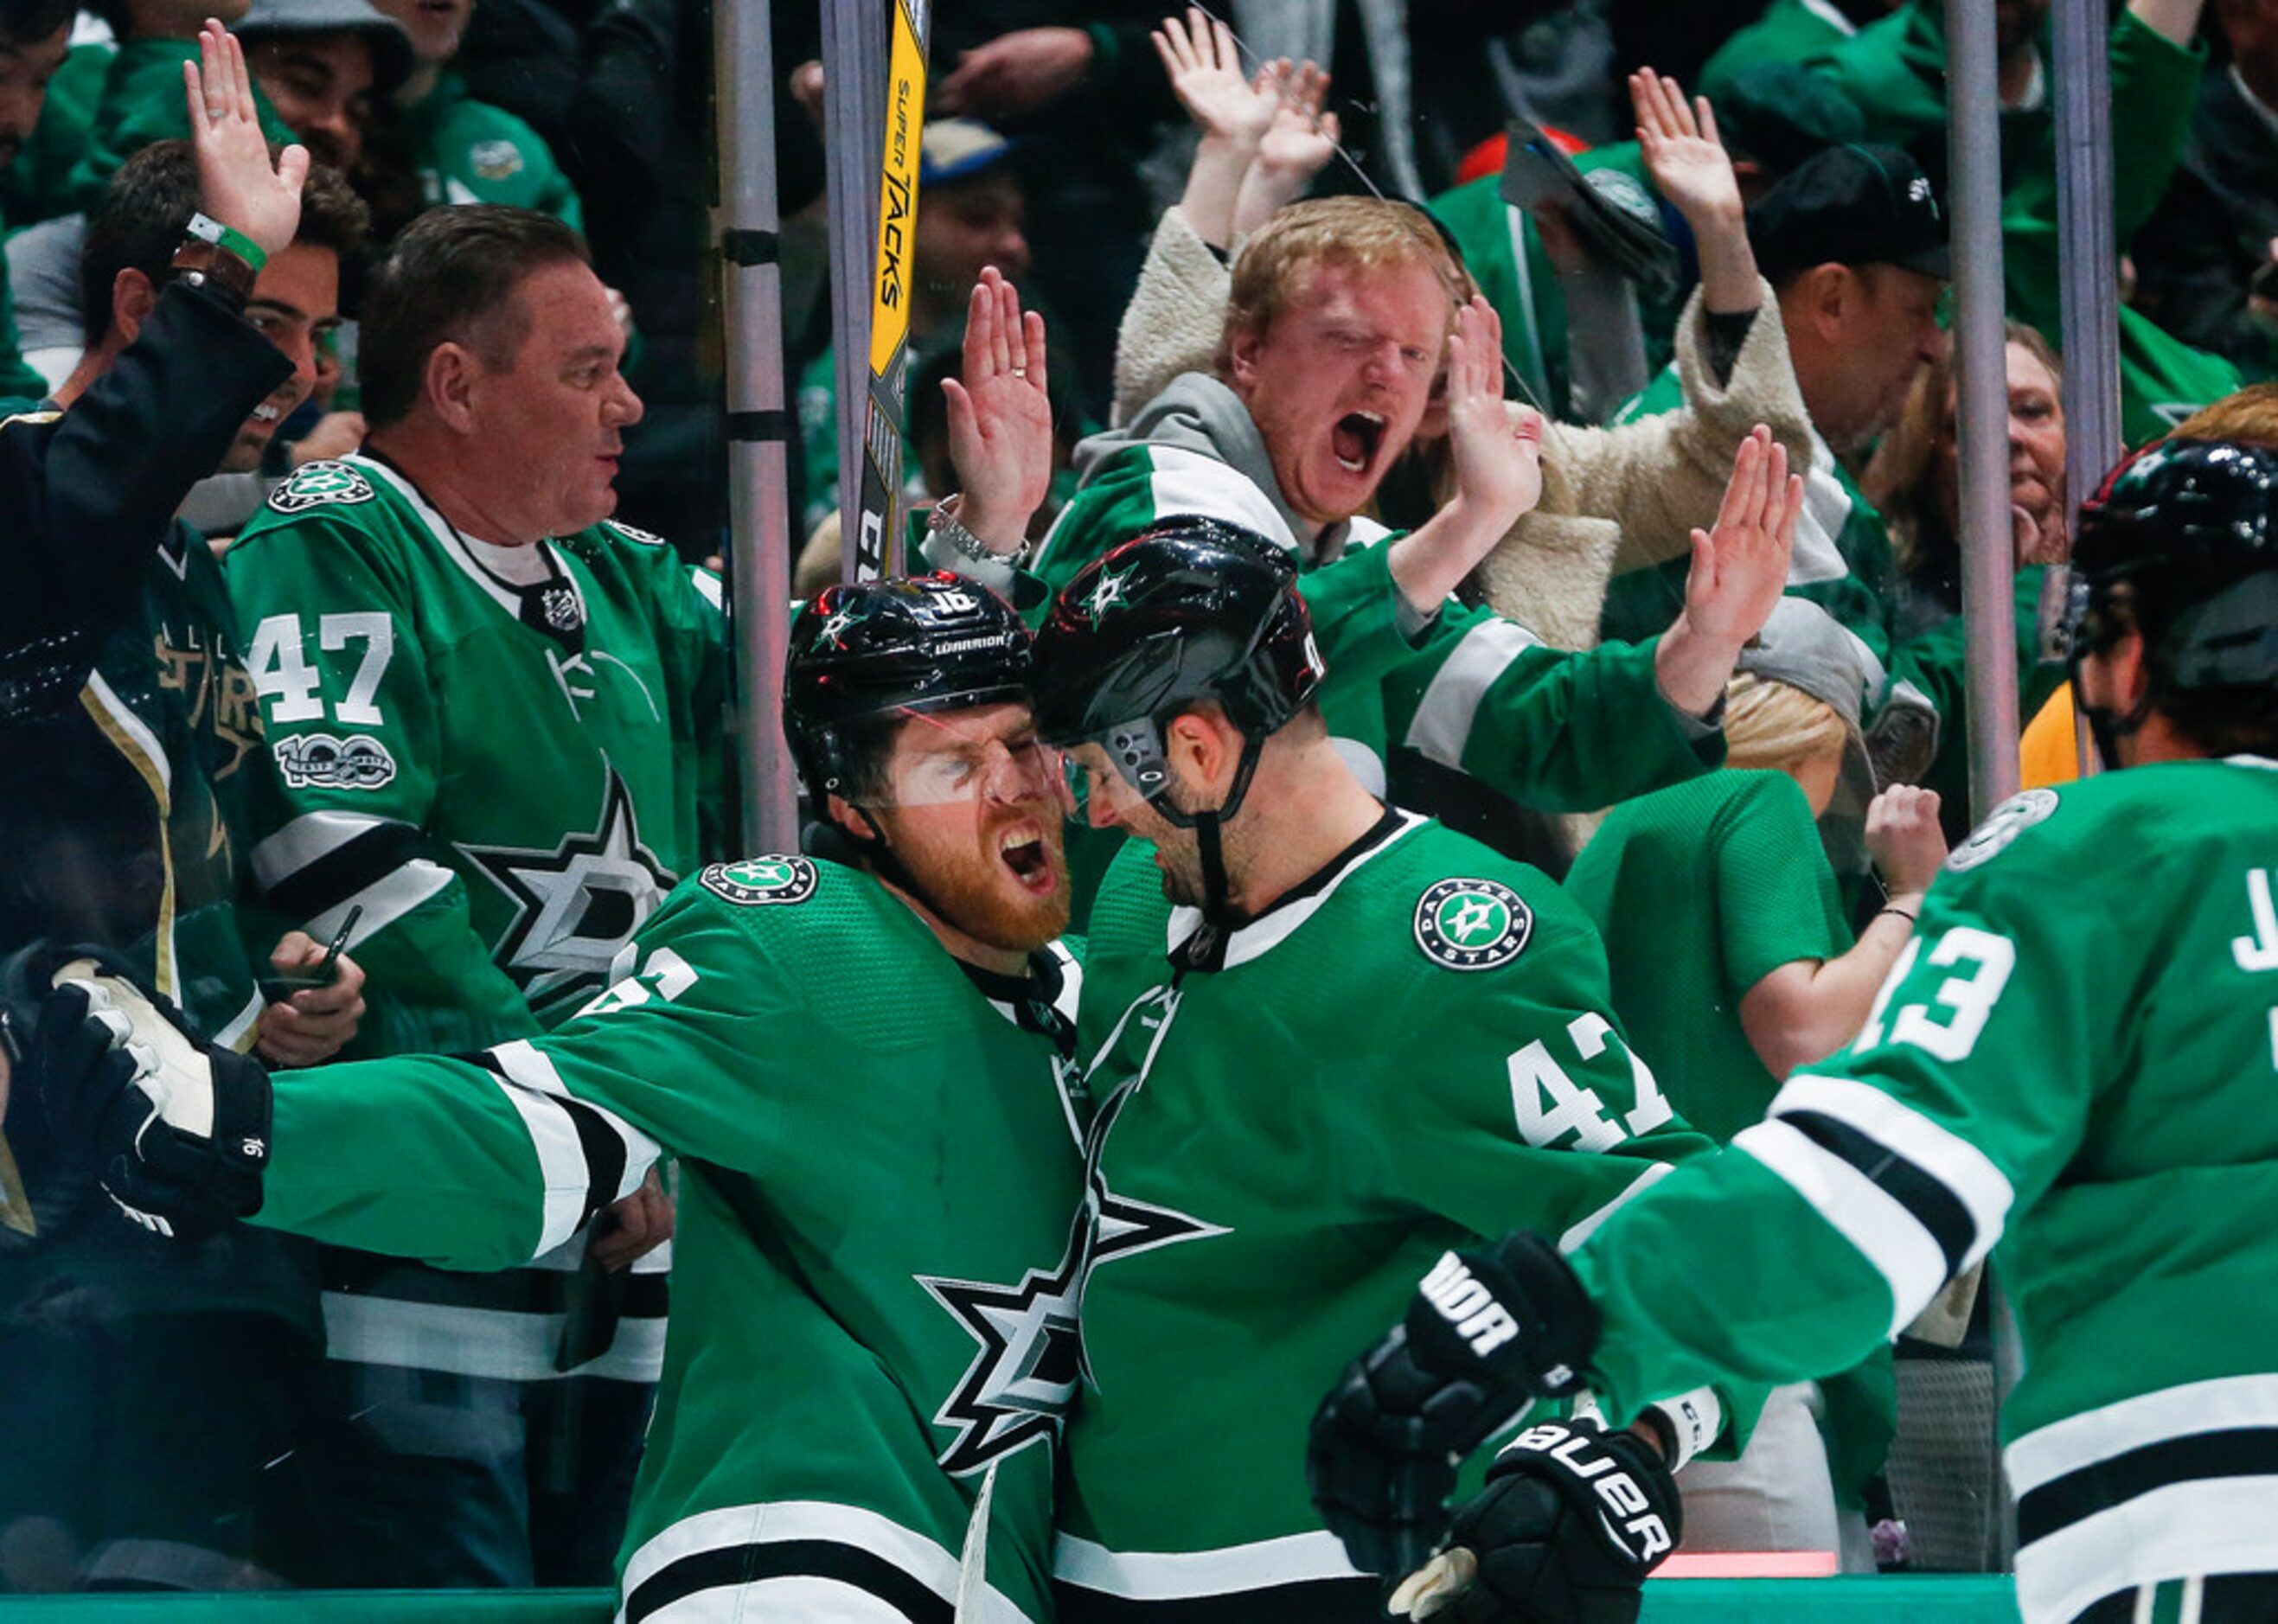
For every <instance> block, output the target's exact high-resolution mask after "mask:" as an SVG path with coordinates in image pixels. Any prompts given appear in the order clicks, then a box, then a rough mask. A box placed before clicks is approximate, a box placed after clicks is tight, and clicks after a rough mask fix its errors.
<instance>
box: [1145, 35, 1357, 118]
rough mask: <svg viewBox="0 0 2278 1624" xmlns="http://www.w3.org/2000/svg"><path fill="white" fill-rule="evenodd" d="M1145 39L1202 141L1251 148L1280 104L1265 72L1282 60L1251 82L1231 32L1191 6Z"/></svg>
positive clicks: (1284, 62) (1268, 70) (1283, 64)
mask: <svg viewBox="0 0 2278 1624" xmlns="http://www.w3.org/2000/svg"><path fill="white" fill-rule="evenodd" d="M1148 37H1149V38H1150V39H1152V40H1153V41H1154V42H1155V54H1156V55H1157V56H1158V57H1161V58H1162V59H1163V71H1164V72H1166V73H1168V74H1169V75H1170V76H1171V94H1172V95H1175V96H1177V97H1178V98H1179V105H1180V106H1181V107H1183V108H1185V109H1186V110H1187V116H1188V117H1189V118H1192V119H1193V120H1194V121H1195V126H1196V128H1198V129H1199V130H1201V131H1202V133H1203V137H1204V140H1206V141H1207V140H1212V139H1216V140H1219V141H1229V142H1231V143H1233V144H1234V145H1235V146H1238V147H1240V148H1242V149H1243V150H1244V151H1248V152H1254V151H1256V150H1257V145H1258V143H1259V141H1263V140H1264V139H1265V133H1266V131H1267V130H1269V129H1271V128H1272V127H1273V122H1274V118H1275V117H1276V115H1277V114H1278V113H1279V112H1280V105H1281V103H1280V96H1279V95H1277V94H1276V92H1275V90H1274V88H1273V86H1272V85H1270V84H1268V83H1267V82H1266V76H1267V74H1269V73H1271V72H1273V70H1274V69H1275V68H1277V67H1278V68H1279V69H1280V71H1281V72H1285V73H1286V72H1288V67H1289V64H1288V60H1287V59H1286V58H1285V59H1284V60H1282V61H1281V62H1280V63H1277V64H1269V65H1267V66H1266V67H1265V68H1263V69H1260V70H1259V72H1258V78H1257V82H1256V83H1254V84H1253V83H1252V82H1251V80H1250V76H1249V75H1248V74H1247V73H1244V72H1242V54H1241V50H1240V48H1238V47H1237V46H1236V45H1235V42H1234V30H1233V29H1231V28H1229V27H1227V26H1226V25H1225V24H1224V23H1222V22H1213V21H1212V20H1211V19H1209V18H1207V17H1205V16H1204V15H1203V13H1202V12H1201V11H1196V10H1195V9H1193V8H1191V7H1189V10H1188V11H1187V17H1186V20H1185V21H1184V22H1183V23H1182V22H1181V21H1180V20H1179V19H1177V18H1176V17H1166V18H1165V19H1163V20H1162V22H1161V23H1160V24H1159V25H1158V27H1156V29H1155V31H1154V33H1153V34H1150V35H1149V36H1148ZM1307 66H1309V67H1310V66H1311V64H1310V63H1309V64H1307ZM1315 71H1316V72H1318V71H1319V70H1318V69H1317V70H1315Z"/></svg>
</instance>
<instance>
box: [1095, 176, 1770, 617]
mask: <svg viewBox="0 0 2278 1624" xmlns="http://www.w3.org/2000/svg"><path fill="white" fill-rule="evenodd" d="M1236 246H1237V249H1238V248H1239V245H1236ZM1232 285H1233V277H1232V275H1231V273H1230V272H1229V271H1228V270H1227V266H1226V265H1225V264H1224V263H1221V262H1220V261H1219V257H1218V255H1215V254H1214V253H1212V251H1211V249H1210V248H1209V247H1208V246H1207V245H1205V244H1204V242H1203V240H1202V239H1201V238H1199V237H1197V236H1196V234H1195V233H1194V229H1193V227H1192V226H1190V225H1188V224H1187V220H1186V217H1185V215H1184V214H1182V213H1181V211H1180V210H1178V209H1177V208H1176V207H1173V208H1172V209H1170V210H1167V211H1166V213H1165V214H1164V216H1163V218H1162V221H1161V223H1160V224H1159V225H1158V226H1157V227H1156V229H1155V239H1154V241H1153V243H1152V245H1151V246H1150V248H1149V250H1148V255H1147V262H1146V264H1145V266H1144V267H1143V269H1142V271H1140V275H1139V286H1138V288H1137V291H1136V292H1135V293H1134V294H1133V295H1132V299H1131V303H1130V305H1129V307H1128V309H1125V311H1124V313H1123V324H1122V328H1121V330H1120V333H1119V335H1118V339H1117V344H1116V353H1115V401H1114V408H1113V413H1112V421H1113V422H1116V423H1122V422H1124V421H1126V420H1128V418H1129V417H1130V416H1131V415H1132V414H1133V413H1135V411H1137V410H1138V408H1140V407H1142V406H1143V405H1145V404H1146V403H1147V401H1149V400H1152V399H1153V398H1154V397H1155V395H1156V394H1158V393H1160V392H1161V391H1162V389H1163V388H1164V386H1165V385H1167V384H1169V383H1170V381H1171V380H1172V379H1173V378H1174V377H1177V376H1178V375H1179V374H1180V373H1181V372H1197V371H1209V370H1211V363H1212V356H1213V355H1215V354H1216V352H1217V349H1218V341H1219V329H1220V327H1221V326H1222V325H1223V324H1224V319H1225V310H1226V301H1227V294H1228V292H1229V291H1230V289H1231V287H1232ZM1758 287H1759V292H1760V296H1761V298H1762V303H1761V305H1759V307H1758V316H1759V319H1758V320H1757V321H1756V322H1755V324H1754V325H1753V326H1751V327H1750V328H1749V330H1748V336H1747V339H1746V340H1745V341H1744V342H1743V343H1742V345H1741V347H1740V354H1739V358H1738V359H1737V360H1735V361H1734V362H1733V363H1732V371H1731V377H1729V378H1727V379H1726V380H1725V382H1724V386H1723V387H1722V388H1718V387H1716V385H1714V383H1713V382H1712V381H1711V380H1710V378H1709V370H1708V364H1707V362H1706V359H1705V356H1704V353H1703V352H1704V347H1705V338H1704V329H1705V321H1706V317H1705V316H1704V313H1703V311H1702V309H1701V294H1700V293H1699V291H1698V290H1695V292H1694V294H1693V299H1692V302H1691V303H1689V304H1688V305H1686V309H1685V315H1684V316H1683V319H1682V320H1681V321H1679V323H1678V330H1677V367H1678V378H1679V381H1680V382H1681V384H1682V385H1683V388H1684V393H1685V400H1686V404H1685V405H1684V406H1683V407H1681V408H1678V410H1676V411H1673V412H1670V413H1669V414H1667V415H1666V416H1660V417H1648V418H1645V419H1642V420H1640V421H1639V422H1637V423H1624V424H1622V425H1620V426H1619V427H1617V428H1610V429H1600V428H1590V427H1586V426H1581V425H1577V424H1573V423H1554V424H1552V425H1551V428H1550V431H1549V433H1548V436H1547V437H1546V438H1545V439H1544V442H1543V456H1542V474H1543V477H1542V500H1541V502H1540V505H1539V506H1537V507H1536V508H1535V510H1534V511H1533V513H1530V514H1528V515H1525V517H1523V518H1522V519H1520V520H1519V521H1518V522H1517V524H1515V525H1513V526H1512V527H1511V530H1510V534H1509V535H1508V536H1506V537H1505V538H1503V539H1502V542H1501V543H1500V544H1499V545H1497V546H1496V548H1495V550H1494V553H1490V554H1489V555H1488V557H1487V560H1486V562H1485V563H1484V564H1482V565H1481V566H1480V580H1481V583H1482V585H1483V586H1484V587H1485V589H1486V591H1487V600H1488V601H1489V602H1490V603H1491V604H1493V605H1494V607H1495V609H1496V610H1497V612H1498V613H1500V614H1503V615H1506V616H1508V617H1509V618H1510V619H1511V620H1514V621H1518V622H1519V623H1520V624H1521V625H1524V626H1525V627H1526V628H1528V629H1530V630H1532V631H1533V632H1534V633H1535V634H1536V635H1537V636H1538V637H1541V638H1542V640H1543V641H1544V642H1546V643H1548V644H1551V645H1552V646H1553V647H1555V648H1563V649H1585V648H1588V647H1590V646H1592V645H1593V644H1595V643H1596V642H1597V641H1598V611H1599V608H1600V606H1601V605H1602V604H1603V602H1604V600H1605V595H1606V583H1607V581H1608V580H1609V578H1610V577H1611V576H1612V575H1613V574H1614V572H1615V571H1616V570H1617V569H1622V570H1628V569H1636V568H1642V567H1644V566H1646V565H1648V564H1657V563H1660V562H1661V561H1663V560H1665V559H1670V558H1676V557H1678V556H1681V555H1682V554H1683V553H1686V550H1687V549H1688V548H1690V546H1691V545H1692V533H1693V528H1694V527H1695V526H1699V527H1700V528H1701V529H1703V530H1705V529H1707V528H1708V527H1709V524H1710V523H1711V522H1714V521H1715V519H1716V507H1717V504H1718V502H1719V501H1720V500H1721V499H1723V497H1724V484H1725V481H1726V480H1727V479H1728V478H1729V477H1731V471H1732V454H1733V453H1734V451H1736V450H1737V449H1738V448H1739V443H1740V441H1741V440H1742V439H1743V438H1746V436H1747V432H1748V431H1749V430H1750V429H1751V428H1753V427H1754V425H1755V424H1757V423H1767V424H1769V425H1770V428H1771V431H1772V435H1773V437H1774V438H1776V439H1777V440H1778V441H1779V443H1780V444H1781V445H1783V446H1785V447H1786V448H1787V454H1788V463H1789V466H1791V467H1792V468H1794V469H1798V470H1800V469H1806V468H1808V467H1809V466H1810V462H1811V420H1810V417H1809V415H1808V413H1807V412H1806V411H1805V409H1804V405H1803V396H1802V394H1801V393H1800V392H1799V391H1798V389H1797V387H1796V382H1795V369H1794V367H1793V364H1792V363H1791V362H1789V360H1788V353H1787V333H1786V331H1785V328H1784V327H1783V326H1782V325H1781V324H1780V320H1779V303H1778V301H1777V300H1775V299H1774V298H1773V297H1772V291H1771V288H1770V286H1769V285H1766V284H1762V283H1759V284H1758Z"/></svg>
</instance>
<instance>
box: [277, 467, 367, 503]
mask: <svg viewBox="0 0 2278 1624" xmlns="http://www.w3.org/2000/svg"><path fill="white" fill-rule="evenodd" d="M371 496H372V492H371V481H370V480H369V479H366V478H365V477H363V475H362V474H359V473H357V472H356V471H355V469H352V468H350V467H349V466H348V464H347V463H345V462H329V461H327V462H310V463H305V464H303V465H302V468H301V469H300V470H299V471H298V472H297V473H295V474H294V476H293V477H292V478H290V479H288V480H287V481H286V482H285V483H284V484H281V485H279V486H278V487H277V488H276V489H275V490H274V491H271V492H270V493H269V505H270V506H271V507H274V508H275V509H276V510H277V511H278V512H279V513H305V512H307V511H308V510H309V509H310V508H311V507H323V506H324V505H325V503H327V502H368V501H370V500H371Z"/></svg>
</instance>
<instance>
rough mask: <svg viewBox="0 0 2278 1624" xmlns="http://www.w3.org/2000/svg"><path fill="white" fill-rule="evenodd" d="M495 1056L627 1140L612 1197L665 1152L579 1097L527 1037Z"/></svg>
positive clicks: (534, 1086) (512, 1073) (636, 1182)
mask: <svg viewBox="0 0 2278 1624" xmlns="http://www.w3.org/2000/svg"><path fill="white" fill-rule="evenodd" d="M491 1058H492V1059H493V1060H495V1061H497V1062H498V1064H499V1070H501V1071H504V1072H505V1073H506V1074H507V1077H508V1079H510V1080H512V1081H514V1082H516V1083H519V1084H520V1085H521V1086H523V1087H524V1088H528V1089H531V1090H533V1091H535V1092H536V1093H539V1094H546V1095H548V1096H549V1097H551V1098H553V1099H556V1100H576V1101H577V1106H578V1109H581V1110H586V1111H590V1112H592V1114H593V1116H594V1117H597V1118H599V1119H600V1122H601V1123H602V1124H603V1125H605V1126H606V1127H607V1128H608V1130H609V1132H612V1133H614V1134H615V1135H616V1136H617V1137H618V1138H619V1139H620V1140H623V1141H624V1147H625V1170H624V1173H623V1177H621V1178H619V1179H618V1180H617V1189H616V1193H615V1195H614V1196H612V1197H611V1198H610V1199H611V1200H613V1201H623V1199H624V1198H625V1197H626V1196H628V1195H631V1193H633V1192H634V1191H635V1190H638V1189H639V1188H640V1182H641V1180H642V1179H643V1178H646V1177H647V1176H648V1170H649V1168H650V1167H651V1166H652V1165H653V1164H654V1163H655V1162H656V1161H657V1159H658V1158H659V1157H660V1156H661V1155H663V1154H664V1153H663V1151H662V1150H661V1149H660V1148H659V1147H658V1146H657V1142H656V1141H655V1140H653V1139H651V1138H650V1137H649V1136H648V1135H647V1134H646V1133H644V1132H641V1131H640V1130H639V1129H638V1128H636V1127H635V1126H633V1125H632V1124H631V1123H630V1122H627V1121H626V1120H625V1119H624V1118H623V1117H620V1116H618V1115H617V1114H616V1112H615V1111H613V1110H608V1109H605V1108H603V1107H601V1106H599V1105H596V1104H594V1103H593V1102H592V1101H591V1100H579V1099H577V1095H575V1094H571V1093H570V1092H569V1085H568V1084H566V1083H564V1082H563V1081H562V1073H561V1072H559V1071H555V1070H554V1063H553V1062H552V1061H551V1060H549V1059H547V1057H546V1056H545V1055H544V1054H543V1053H542V1052H540V1051H539V1049H537V1048H534V1047H533V1046H532V1045H531V1041H530V1040H529V1039H527V1038H516V1040H515V1041H513V1042H511V1043H501V1044H500V1045H498V1046H497V1047H496V1048H493V1049H492V1050H491ZM573 1132H574V1130H573ZM579 1160H580V1162H581V1163H582V1162H583V1160H584V1158H583V1157H582V1156H580V1158H579ZM588 1182H589V1183H590V1182H591V1181H590V1179H589V1180H588ZM545 1250H547V1248H545V1247H539V1251H541V1252H542V1251H545Z"/></svg>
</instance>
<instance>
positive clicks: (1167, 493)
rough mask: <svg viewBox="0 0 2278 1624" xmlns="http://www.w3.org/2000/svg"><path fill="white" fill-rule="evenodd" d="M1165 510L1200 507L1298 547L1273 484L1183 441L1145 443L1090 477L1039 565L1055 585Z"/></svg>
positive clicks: (1063, 513) (1197, 510)
mask: <svg viewBox="0 0 2278 1624" xmlns="http://www.w3.org/2000/svg"><path fill="white" fill-rule="evenodd" d="M1165 514H1196V515H1201V516H1203V517H1205V518H1212V519H1223V520H1225V521H1226V522H1227V523H1229V524H1238V525H1240V526H1242V529H1244V530H1254V531H1256V532H1257V534H1258V535H1260V536H1263V537H1265V538H1266V539H1267V540H1268V541H1271V542H1273V543H1275V544H1276V545H1280V546H1283V547H1287V548H1288V549H1290V550H1291V551H1292V552H1293V553H1294V552H1295V551H1296V545H1297V538H1296V537H1295V536H1294V535H1292V534H1291V533H1290V530H1289V524H1288V520H1286V519H1284V518H1283V517H1282V516H1281V512H1280V509H1279V508H1277V507H1275V506H1274V505H1273V500H1272V499H1270V498H1269V497H1268V496H1267V495H1266V494H1265V492H1263V491H1261V490H1259V489H1258V488H1257V485H1256V484H1255V483H1253V482H1252V481H1251V480H1250V479H1249V478H1247V477H1245V476H1243V475H1242V474H1241V473H1240V472H1238V471H1236V470H1235V469H1233V468H1231V467H1229V466H1227V464H1226V463H1224V462H1221V461H1219V460H1218V459H1217V458H1216V457H1212V456H1206V455H1204V454H1203V453H1201V452H1198V451H1189V450H1187V449H1185V448H1184V447H1183V446H1170V445H1157V444H1151V443H1148V444H1139V445H1133V446H1126V447H1124V448H1123V449H1121V450H1120V451H1118V452H1116V453H1114V454H1112V455H1111V456H1110V457H1108V458H1107V459H1106V460H1105V461H1102V462H1101V463H1100V464H1099V466H1098V467H1097V468H1096V469H1093V470H1092V471H1091V473H1090V474H1089V476H1088V477H1086V478H1085V480H1084V483H1083V484H1082V486H1080V487H1079V488H1078V489H1077V491H1076V493H1075V495H1074V497H1073V498H1071V499H1069V501H1068V505H1067V506H1066V507H1063V508H1061V509H1060V514H1059V518H1057V519H1055V520H1054V521H1053V522H1052V528H1051V530H1050V531H1049V532H1048V533H1047V534H1046V535H1045V537H1044V540H1043V545H1042V546H1040V547H1039V548H1038V549H1037V551H1036V563H1035V565H1034V566H1033V568H1034V569H1035V572H1036V576H1038V577H1039V578H1040V579H1042V581H1043V583H1044V585H1045V587H1046V588H1047V589H1049V591H1051V592H1058V591H1059V590H1060V588H1062V587H1064V586H1066V584H1067V583H1069V582H1070V581H1072V580H1074V578H1075V576H1076V572H1077V571H1079V570H1081V569H1082V568H1083V567H1084V566H1085V565H1086V564H1089V562H1091V560H1094V559H1096V558H1098V557H1100V556H1101V555H1103V554H1104V553H1106V552H1107V551H1108V550H1109V549H1110V548H1112V547H1113V546H1115V545H1117V544H1118V543H1120V542H1124V541H1128V540H1129V539H1130V538H1132V537H1134V536H1136V535H1137V534H1138V533H1139V532H1140V531H1141V530H1145V529H1146V528H1147V527H1148V526H1149V525H1150V524H1152V523H1153V522H1155V520H1156V519H1157V518H1158V517H1159V516H1161V515H1165Z"/></svg>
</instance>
